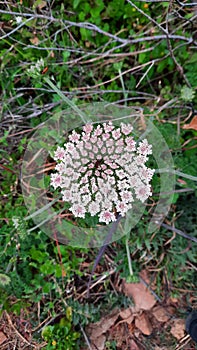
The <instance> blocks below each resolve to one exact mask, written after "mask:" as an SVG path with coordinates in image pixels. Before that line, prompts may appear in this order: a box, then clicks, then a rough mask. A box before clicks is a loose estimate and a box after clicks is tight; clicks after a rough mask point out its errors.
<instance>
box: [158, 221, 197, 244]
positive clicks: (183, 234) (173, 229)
mask: <svg viewBox="0 0 197 350" xmlns="http://www.w3.org/2000/svg"><path fill="white" fill-rule="evenodd" d="M161 226H163V227H165V228H167V229H168V230H170V231H173V232H175V233H178V235H180V236H182V237H184V238H187V239H190V241H193V242H195V243H197V238H195V237H193V236H190V235H188V234H187V233H184V232H183V231H181V230H178V229H177V228H175V227H171V226H170V225H167V224H161Z"/></svg>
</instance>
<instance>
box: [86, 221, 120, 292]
mask: <svg viewBox="0 0 197 350" xmlns="http://www.w3.org/2000/svg"><path fill="white" fill-rule="evenodd" d="M121 218H122V216H121V215H120V214H118V217H117V219H116V221H115V222H114V223H113V224H112V226H111V228H110V230H109V232H108V234H107V237H106V238H105V240H104V242H103V246H102V247H101V248H100V250H99V252H98V255H97V257H96V259H95V261H94V266H93V268H92V271H91V274H90V277H89V281H88V287H87V297H89V291H90V283H91V280H92V276H93V273H94V271H95V269H96V267H97V265H98V263H99V261H100V260H101V258H102V256H103V254H104V252H105V249H106V248H107V246H108V244H109V242H110V241H111V238H112V235H113V233H114V232H115V231H116V229H117V227H118V224H119V222H120V219H121Z"/></svg>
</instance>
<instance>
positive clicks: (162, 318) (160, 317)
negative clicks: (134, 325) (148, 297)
mask: <svg viewBox="0 0 197 350" xmlns="http://www.w3.org/2000/svg"><path fill="white" fill-rule="evenodd" d="M152 313H153V315H154V316H155V318H156V319H157V321H159V322H167V321H168V320H169V318H170V315H168V311H167V310H166V309H164V308H163V307H162V306H155V307H154V309H153V311H152Z"/></svg>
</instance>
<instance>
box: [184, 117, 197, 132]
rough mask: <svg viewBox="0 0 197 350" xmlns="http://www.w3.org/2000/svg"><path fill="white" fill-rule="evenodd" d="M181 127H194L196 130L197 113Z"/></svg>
mask: <svg viewBox="0 0 197 350" xmlns="http://www.w3.org/2000/svg"><path fill="white" fill-rule="evenodd" d="M182 128H183V129H194V130H197V115H195V116H194V117H193V119H192V120H191V122H190V123H189V124H185V125H183V126H182Z"/></svg>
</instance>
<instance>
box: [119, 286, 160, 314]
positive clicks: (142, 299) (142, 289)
mask: <svg viewBox="0 0 197 350" xmlns="http://www.w3.org/2000/svg"><path fill="white" fill-rule="evenodd" d="M123 292H124V293H125V294H126V295H127V296H129V297H132V299H133V301H134V303H135V306H136V311H137V309H138V310H150V309H152V307H153V306H154V305H155V304H156V300H155V298H154V296H153V295H152V294H151V292H150V291H149V290H148V288H147V287H146V286H145V285H144V284H143V283H141V282H140V283H124V286H123Z"/></svg>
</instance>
